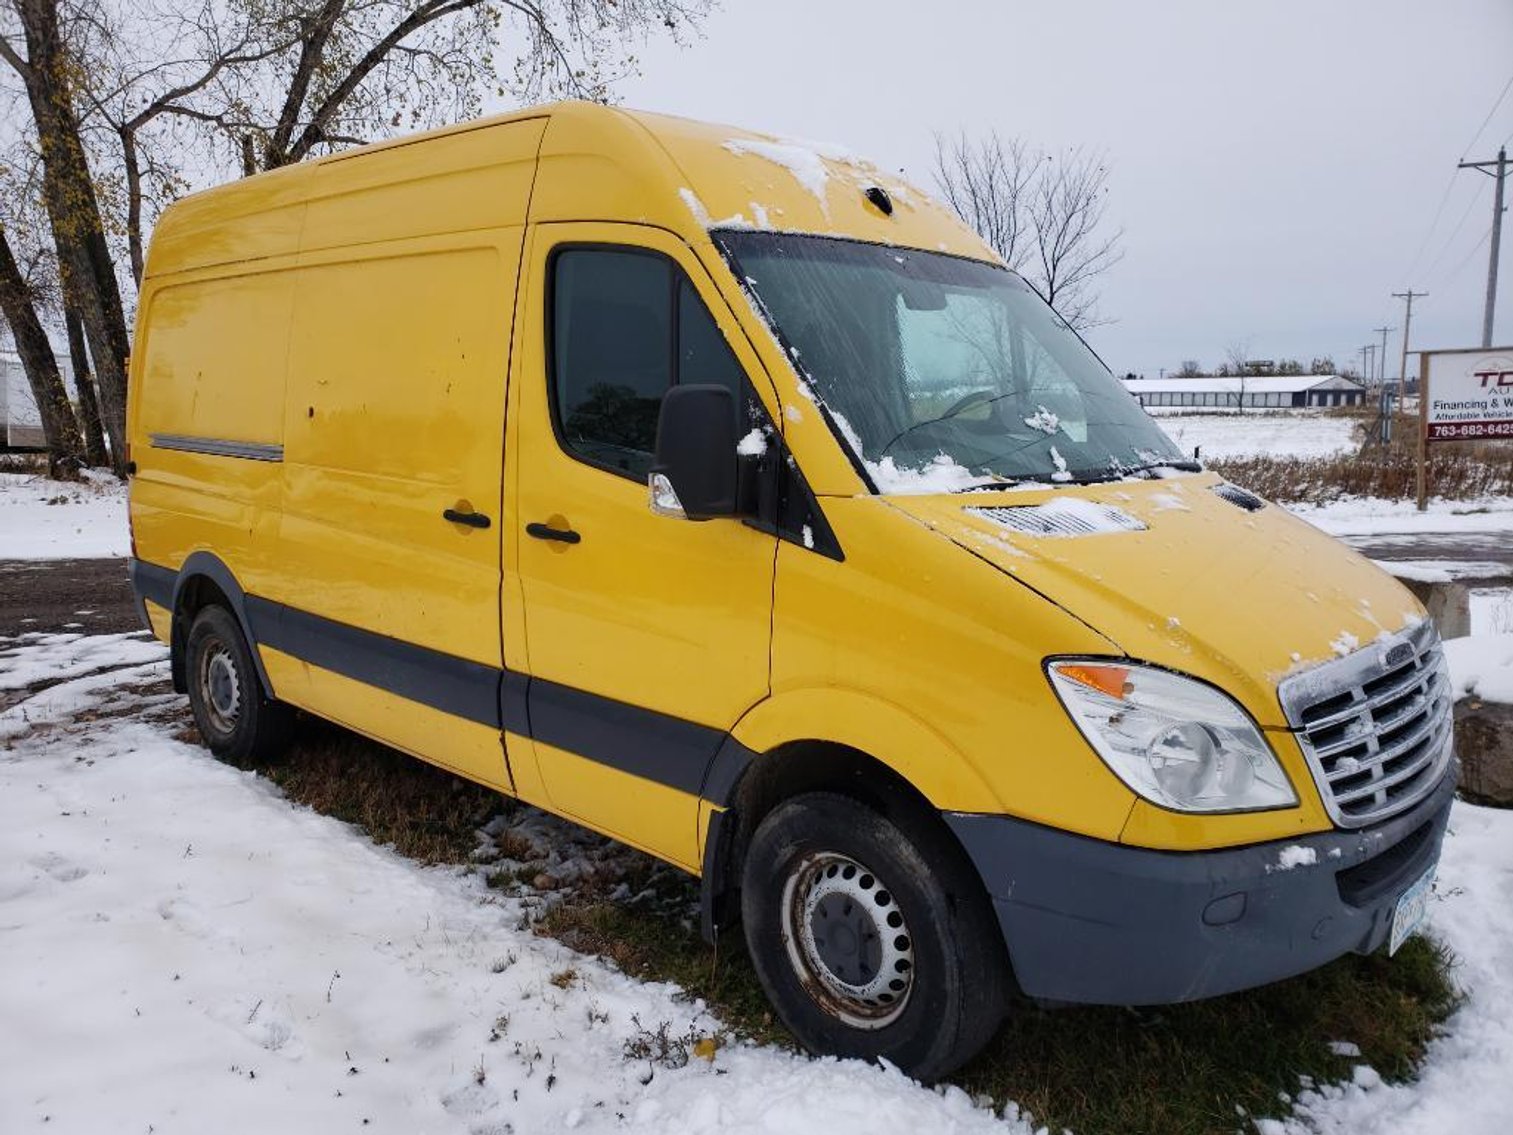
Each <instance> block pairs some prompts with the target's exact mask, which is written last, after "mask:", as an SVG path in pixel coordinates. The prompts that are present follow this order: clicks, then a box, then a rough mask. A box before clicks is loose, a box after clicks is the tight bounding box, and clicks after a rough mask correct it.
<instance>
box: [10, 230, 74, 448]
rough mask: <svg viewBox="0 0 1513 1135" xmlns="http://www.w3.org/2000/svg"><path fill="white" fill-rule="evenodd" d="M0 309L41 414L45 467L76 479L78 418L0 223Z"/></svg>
mask: <svg viewBox="0 0 1513 1135" xmlns="http://www.w3.org/2000/svg"><path fill="white" fill-rule="evenodd" d="M0 311H3V312H4V313H5V321H6V322H7V323H9V324H10V329H11V336H12V337H13V338H14V339H15V340H16V353H17V354H18V355H20V356H21V366H22V369H24V370H25V371H26V380H27V382H29V383H31V388H32V397H33V398H34V399H36V402H37V409H38V411H39V412H40V413H41V415H42V436H43V438H44V439H45V440H46V442H47V462H48V472H49V474H50V475H51V476H53V477H60V478H62V477H70V478H76V477H77V476H78V472H79V467H80V466H81V465H82V464H83V463H84V440H83V438H81V437H80V436H79V423H78V420H77V419H76V418H75V417H74V408H73V407H72V406H71V405H69V402H68V390H67V388H66V387H64V385H63V376H62V375H61V374H60V373H59V372H58V357H57V355H55V354H54V353H53V347H52V344H51V343H50V342H49V341H48V338H47V332H46V331H44V330H43V329H42V321H41V320H40V319H38V318H37V308H36V305H35V304H33V303H32V296H31V289H30V288H28V287H27V286H26V280H25V278H24V277H22V275H21V269H20V268H19V267H18V266H17V264H16V258H15V257H14V256H13V255H12V254H11V246H10V238H9V237H8V236H7V235H6V233H5V230H4V229H3V228H0Z"/></svg>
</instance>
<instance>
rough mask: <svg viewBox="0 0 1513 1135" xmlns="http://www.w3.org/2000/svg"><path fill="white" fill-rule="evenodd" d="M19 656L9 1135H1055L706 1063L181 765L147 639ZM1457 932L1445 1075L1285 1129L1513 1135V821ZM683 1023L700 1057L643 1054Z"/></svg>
mask: <svg viewBox="0 0 1513 1135" xmlns="http://www.w3.org/2000/svg"><path fill="white" fill-rule="evenodd" d="M0 650H3V652H4V654H3V656H0V668H3V670H4V672H5V673H7V674H9V673H16V674H26V675H36V674H38V673H41V672H43V671H44V670H46V669H47V668H49V667H55V666H56V667H58V668H59V672H60V673H68V674H76V675H79V676H77V677H72V678H68V679H66V680H64V681H61V682H59V683H58V684H56V685H53V686H51V687H50V688H48V689H47V690H45V691H43V692H41V693H37V694H35V695H33V696H32V697H31V698H30V699H28V700H26V701H23V702H21V703H19V704H16V705H13V706H12V707H11V708H10V709H8V710H6V711H4V712H3V713H0V973H4V974H5V979H4V980H3V981H0V1131H3V1132H7V1133H9V1132H12V1131H30V1130H47V1131H57V1132H88V1133H90V1135H95V1133H98V1132H108V1131H130V1132H145V1131H149V1130H150V1131H155V1132H193V1133H195V1135H200V1133H203V1132H205V1131H238V1132H239V1131H247V1132H267V1131H273V1130H277V1131H286V1132H305V1131H309V1132H322V1133H324V1132H327V1131H334V1130H346V1129H352V1130H357V1129H367V1130H375V1131H377V1130H383V1131H402V1132H418V1131H425V1132H449V1131H456V1132H468V1133H469V1135H484V1133H492V1132H506V1131H514V1132H520V1133H535V1132H556V1131H562V1130H574V1129H575V1130H583V1131H611V1130H612V1131H632V1132H635V1131H645V1132H665V1131H677V1132H711V1133H714V1132H718V1133H720V1135H726V1133H732V1132H734V1133H739V1132H802V1131H816V1132H825V1133H826V1135H850V1133H852V1132H866V1133H867V1135H876V1133H886V1132H894V1131H896V1132H908V1133H911V1135H912V1133H917V1132H922V1131H928V1132H932V1133H934V1132H971V1131H997V1132H1005V1131H1007V1132H1020V1133H1027V1132H1029V1131H1030V1130H1031V1127H1030V1125H1029V1124H1027V1123H1026V1121H1025V1120H1024V1118H1023V1117H1021V1116H1020V1115H1019V1114H1018V1112H1017V1111H1016V1109H1014V1108H1013V1107H1012V1106H1011V1107H1010V1108H1009V1109H1008V1115H1007V1116H1003V1115H996V1116H995V1115H994V1114H993V1113H992V1112H991V1111H989V1110H988V1109H986V1108H983V1107H978V1106H975V1105H974V1104H973V1102H972V1101H971V1100H970V1099H968V1097H967V1096H966V1095H965V1094H964V1093H962V1092H961V1091H959V1090H956V1089H950V1088H946V1089H942V1090H939V1091H932V1090H929V1089H925V1088H922V1087H919V1086H918V1085H915V1084H913V1083H911V1082H910V1081H908V1080H907V1079H905V1078H904V1077H903V1076H901V1075H899V1074H898V1073H897V1072H895V1071H892V1070H890V1069H886V1068H879V1067H872V1066H868V1065H864V1064H861V1063H857V1062H844V1061H835V1060H811V1059H807V1058H803V1057H800V1056H795V1055H791V1054H788V1053H785V1052H781V1051H777V1050H774V1049H770V1048H760V1047H756V1046H752V1045H747V1044H725V1045H723V1046H722V1047H719V1048H718V1050H717V1051H714V1052H713V1053H712V1059H703V1058H701V1057H700V1056H697V1055H695V1056H692V1057H689V1055H688V1052H689V1048H690V1047H691V1046H692V1042H697V1041H698V1040H701V1039H704V1038H707V1037H710V1036H714V1035H717V1034H718V1023H717V1022H715V1021H713V1020H712V1019H711V1018H710V1017H709V1015H708V1014H707V1013H706V1012H705V1011H704V1010H703V1007H702V1006H701V1005H700V1004H698V1003H689V1002H688V1001H687V1000H686V999H683V998H681V997H680V996H679V994H678V991H677V990H675V989H674V988H672V987H670V986H666V985H655V984H643V983H639V982H636V981H633V980H631V979H630V978H628V977H625V976H624V975H622V974H620V973H618V972H616V971H614V970H612V969H611V968H609V967H607V966H605V965H603V964H601V963H599V962H597V961H595V960H593V959H588V958H584V957H582V956H581V955H577V954H574V953H572V952H571V951H569V950H567V949H566V948H565V947H563V946H561V945H560V944H558V943H556V942H554V941H552V940H550V939H546V938H542V937H539V936H537V935H535V934H534V933H532V932H531V930H530V929H529V928H528V927H527V925H526V923H525V919H524V917H523V910H522V907H521V906H520V905H519V902H518V900H515V899H512V898H509V897H507V896H504V895H502V894H501V893H500V892H499V891H495V890H491V889H489V888H488V887H486V886H485V885H484V884H483V883H482V882H481V881H480V879H479V877H478V874H477V873H476V872H459V871H456V870H448V869H441V868H420V867H417V866H416V865H414V864H413V863H411V862H409V861H407V860H404V859H402V858H400V857H398V856H397V855H395V854H393V853H392V852H389V851H387V850H384V849H382V848H378V847H375V846H374V845H373V844H372V843H371V842H369V841H368V840H367V839H365V838H364V837H362V836H361V835H360V834H358V833H357V832H356V831H355V830H354V829H352V828H350V827H348V826H347V825H344V824H342V823H340V822H338V821H336V820H333V819H330V818H328V817H324V816H321V815H318V814H316V813H313V812H310V811H308V810H306V809H303V808H299V807H295V806H293V805H291V804H289V803H288V802H287V801H286V800H284V799H283V798H282V797H281V796H280V795H279V794H278V792H277V791H276V790H275V789H274V788H273V787H272V786H271V785H270V784H269V782H268V781H266V780H263V779H261V778H259V777H256V776H254V775H252V774H248V773H243V772H239V771H237V770H235V769H232V768H230V767H228V766H226V765H223V764H220V763H218V762H216V761H214V760H212V759H210V758H209V757H208V756H207V755H206V754H205V753H204V752H203V751H202V750H200V749H199V748H196V747H193V746H190V745H186V744H184V743H182V742H180V741H178V740H175V739H174V736H173V734H174V732H175V730H176V729H177V728H178V722H179V721H180V720H181V710H180V709H179V706H180V705H181V700H180V699H178V698H177V697H176V696H175V695H173V694H171V693H168V692H166V689H165V687H164V684H163V677H164V674H165V671H166V663H165V662H164V661H163V659H162V651H161V649H160V648H158V647H156V646H154V645H153V644H151V643H148V642H146V641H145V639H142V638H131V637H129V636H98V637H96V638H94V639H78V638H74V637H72V636H66V635H65V636H42V635H34V636H27V637H26V638H24V639H23V640H15V641H11V642H6V643H0ZM106 667H115V669H111V670H105V668H106ZM102 671H104V672H102ZM1431 919H1432V925H1433V927H1434V932H1435V933H1437V934H1439V935H1441V936H1442V937H1443V938H1444V939H1445V940H1446V941H1447V942H1448V944H1449V945H1450V946H1451V948H1452V949H1453V950H1454V951H1455V953H1456V955H1457V956H1458V957H1459V958H1460V963H1461V964H1460V968H1459V970H1458V971H1457V974H1458V978H1459V980H1460V981H1461V982H1462V983H1463V984H1464V986H1465V987H1466V988H1467V990H1468V993H1469V996H1468V998H1467V1001H1466V1003H1465V1005H1464V1006H1463V1007H1462V1008H1461V1009H1460V1010H1458V1012H1457V1013H1456V1014H1455V1016H1454V1017H1453V1018H1452V1019H1451V1021H1450V1022H1449V1024H1448V1026H1447V1028H1446V1030H1445V1033H1444V1035H1443V1036H1441V1037H1440V1038H1439V1039H1437V1040H1436V1041H1435V1042H1434V1043H1433V1044H1432V1046H1431V1048H1430V1051H1429V1054H1428V1057H1427V1060H1426V1062H1425V1065H1424V1068H1423V1071H1422V1075H1421V1077H1420V1078H1419V1080H1417V1081H1416V1082H1413V1083H1409V1084H1405V1085H1397V1086H1388V1085H1385V1084H1383V1083H1381V1081H1380V1078H1379V1077H1378V1076H1377V1075H1376V1074H1375V1073H1374V1072H1373V1071H1372V1070H1371V1069H1370V1068H1368V1067H1366V1066H1365V1065H1361V1066H1360V1067H1358V1069H1357V1071H1356V1072H1355V1075H1354V1079H1353V1082H1351V1083H1349V1084H1346V1085H1341V1086H1324V1087H1316V1088H1312V1089H1309V1090H1306V1091H1303V1092H1302V1093H1301V1094H1300V1095H1299V1097H1298V1099H1297V1101H1296V1104H1295V1111H1294V1114H1293V1115H1292V1116H1291V1117H1289V1118H1288V1119H1286V1120H1285V1121H1273V1120H1265V1119H1261V1120H1257V1121H1256V1124H1255V1126H1256V1127H1257V1128H1258V1129H1259V1130H1261V1131H1262V1132H1267V1133H1271V1132H1281V1131H1288V1132H1298V1133H1303V1132H1331V1133H1332V1132H1347V1131H1348V1132H1362V1131H1368V1130H1392V1131H1401V1132H1424V1133H1426V1135H1427V1133H1429V1132H1435V1133H1439V1132H1445V1131H1454V1132H1456V1133H1457V1135H1480V1133H1485V1135H1494V1133H1496V1135H1501V1133H1502V1132H1504V1131H1505V1130H1507V1117H1508V1116H1509V1115H1510V1114H1513V1078H1510V1077H1509V1075H1508V1070H1509V1068H1510V1067H1513V813H1502V812H1495V811H1490V810H1486V809H1479V808H1475V807H1471V806H1468V805H1457V806H1456V812H1455V814H1454V816H1453V820H1452V831H1451V834H1450V836H1449V838H1448V839H1447V842H1446V847H1445V856H1444V860H1443V863H1442V867H1441V876H1440V885H1439V888H1438V892H1437V894H1436V896H1435V902H1434V903H1433V904H1432V914H1431ZM664 1026H665V1030H666V1035H668V1036H670V1037H672V1038H675V1039H676V1038H682V1040H683V1041H684V1043H675V1044H674V1045H673V1046H672V1049H671V1051H672V1053H673V1059H672V1060H662V1061H653V1060H649V1059H647V1058H646V1057H644V1056H642V1055H637V1054H636V1048H635V1043H634V1042H635V1041H636V1040H637V1038H640V1039H642V1040H645V1039H646V1036H647V1034H648V1032H656V1031H658V1030H661V1029H663V1027H664ZM1339 1039H1343V1040H1348V1039H1349V1038H1339ZM672 1065H676V1066H672Z"/></svg>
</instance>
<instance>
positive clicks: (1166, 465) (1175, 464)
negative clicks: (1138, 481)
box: [1119, 457, 1203, 475]
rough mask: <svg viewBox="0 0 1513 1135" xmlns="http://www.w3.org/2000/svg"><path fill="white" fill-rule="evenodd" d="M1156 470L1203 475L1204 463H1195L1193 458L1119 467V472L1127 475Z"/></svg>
mask: <svg viewBox="0 0 1513 1135" xmlns="http://www.w3.org/2000/svg"><path fill="white" fill-rule="evenodd" d="M1156 469H1176V470H1177V471H1178V472H1181V473H1201V472H1203V463H1202V462H1201V461H1194V460H1193V459H1192V458H1191V457H1179V458H1177V459H1176V460H1175V461H1147V462H1145V464H1143V465H1121V466H1119V472H1120V473H1122V474H1126V475H1127V474H1130V473H1150V472H1152V471H1153V470H1156Z"/></svg>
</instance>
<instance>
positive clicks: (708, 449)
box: [648, 386, 740, 520]
mask: <svg viewBox="0 0 1513 1135" xmlns="http://www.w3.org/2000/svg"><path fill="white" fill-rule="evenodd" d="M735 431H736V421H735V396H734V395H732V394H731V392H730V390H729V388H727V387H724V386H674V387H673V388H672V389H671V390H669V391H668V392H667V393H666V394H665V395H663V397H662V411H661V414H660V415H659V416H658V418H657V452H656V456H655V458H654V459H653V461H652V466H651V473H650V475H649V477H648V482H649V485H650V489H651V510H652V511H653V512H655V513H657V514H658V515H660V516H685V517H687V518H688V519H689V520H710V519H712V518H714V517H717V516H734V515H735V514H736V511H737V509H736V502H737V499H738V489H739V480H740V470H739V458H738V457H737V455H736V436H735Z"/></svg>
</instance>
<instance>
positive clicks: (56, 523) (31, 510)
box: [0, 470, 129, 560]
mask: <svg viewBox="0 0 1513 1135" xmlns="http://www.w3.org/2000/svg"><path fill="white" fill-rule="evenodd" d="M84 478H85V479H84V480H82V481H79V482H77V483H70V482H63V481H49V480H48V479H47V478H45V477H40V476H36V475H33V474H29V473H0V560H60V559H75V558H77V559H89V558H95V557H100V556H124V555H127V554H128V551H129V548H128V538H127V533H126V488H125V486H124V485H122V484H121V482H119V481H117V480H116V479H115V478H114V477H112V476H110V475H109V474H106V473H99V472H96V471H94V470H87V471H86V472H85V474H84Z"/></svg>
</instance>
